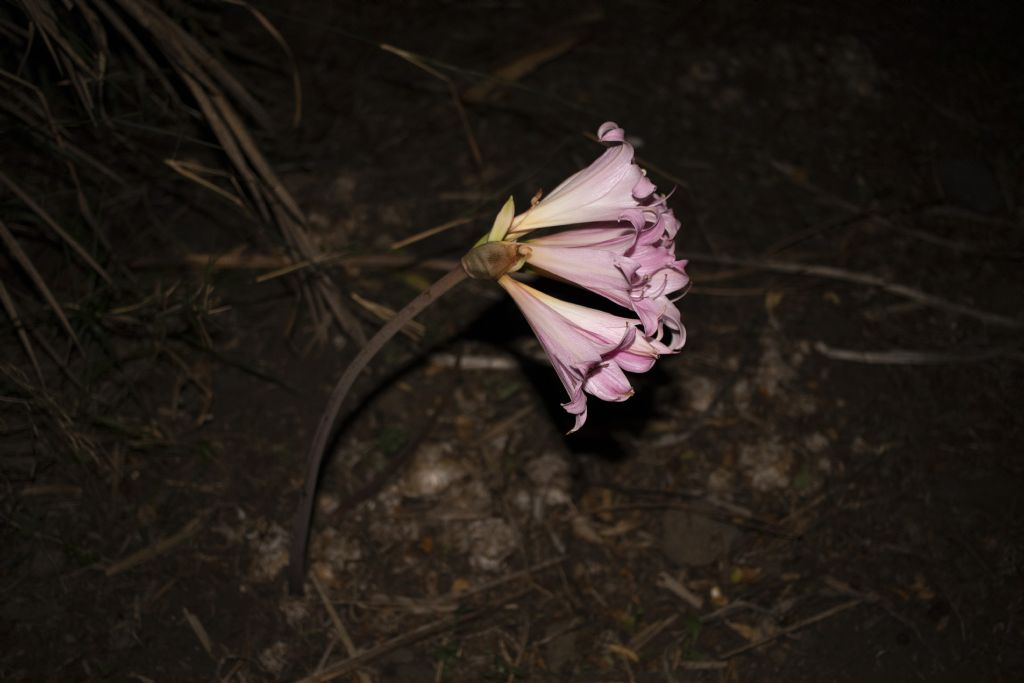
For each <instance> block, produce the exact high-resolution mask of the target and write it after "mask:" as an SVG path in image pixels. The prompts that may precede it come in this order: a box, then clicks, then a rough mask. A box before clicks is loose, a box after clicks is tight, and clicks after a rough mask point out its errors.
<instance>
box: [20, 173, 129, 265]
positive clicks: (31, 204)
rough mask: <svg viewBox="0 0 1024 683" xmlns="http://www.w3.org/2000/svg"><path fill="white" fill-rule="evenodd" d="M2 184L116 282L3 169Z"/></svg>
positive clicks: (84, 257)
mask: <svg viewBox="0 0 1024 683" xmlns="http://www.w3.org/2000/svg"><path fill="white" fill-rule="evenodd" d="M0 184H3V185H5V186H6V187H7V189H9V190H10V191H11V192H13V193H14V194H15V195H16V196H17V197H18V199H20V200H21V201H22V202H24V203H25V205H26V206H28V208H30V209H32V213H34V214H35V215H37V216H38V217H39V218H40V220H42V221H43V222H44V223H46V224H47V225H48V226H50V229H51V230H53V231H54V232H55V233H57V234H58V235H59V236H60V238H61V239H62V240H64V243H65V244H67V245H68V246H69V247H71V249H72V250H73V251H74V252H75V253H76V254H78V257H79V258H80V259H82V260H83V261H85V262H86V263H87V264H89V267H90V268H92V269H93V270H94V271H96V274H97V275H99V276H100V277H101V278H103V280H104V281H105V282H106V283H107V284H108V285H113V284H114V281H113V280H112V279H111V277H110V276H109V275H107V271H105V270H104V269H103V266H101V265H100V264H98V263H96V261H95V260H94V259H93V257H92V256H90V255H89V252H87V251H86V250H85V249H84V248H83V247H82V245H80V244H79V243H78V241H77V240H75V238H74V237H72V236H71V235H69V234H68V233H67V232H66V231H65V230H64V228H62V227H60V224H58V223H57V221H55V220H54V219H53V218H52V217H51V216H50V214H48V213H47V212H46V210H45V209H43V207H41V206H39V204H37V203H36V201H35V200H34V199H32V197H30V196H29V194H28V193H27V192H25V191H24V190H23V189H21V187H19V186H18V184H17V183H15V182H14V181H13V180H11V179H10V178H8V177H7V174H5V173H4V172H3V171H0Z"/></svg>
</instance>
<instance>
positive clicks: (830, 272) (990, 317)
mask: <svg viewBox="0 0 1024 683" xmlns="http://www.w3.org/2000/svg"><path fill="white" fill-rule="evenodd" d="M687 257H688V258H689V259H690V260H691V261H703V262H705V263H721V264H724V265H728V266H745V267H748V268H756V269H758V270H770V271H774V272H776V273H791V274H793V275H812V276H814V277H822V278H828V279H830V280H841V281H843V282H852V283H855V284H859V285H867V286H868V287H877V288H878V289H882V290H884V291H886V292H889V293H890V294H895V295H896V296H901V297H904V298H905V299H910V300H911V301H916V302H918V303H920V304H924V305H925V306H931V307H932V308H937V309H939V310H943V311H947V312H949V313H955V314H957V315H963V316H967V317H969V318H975V319H977V320H981V321H982V322H986V323H989V324H991V325H999V326H1000V327H1009V328H1013V329H1020V328H1022V327H1024V321H1020V320H1017V319H1015V318H1010V317H1008V316H1005V315H999V314H998V313H989V312H987V311H980V310H978V309H976V308H973V307H972V306H965V305H963V304H957V303H953V302H951V301H946V300H945V299H943V298H940V297H937V296H935V295H933V294H928V293H926V292H922V291H921V290H919V289H914V288H913V287H908V286H906V285H901V284H899V283H897V282H890V281H889V280H886V279H885V278H881V277H878V276H877V275H870V274H868V273H858V272H856V271H852V270H844V269H842V268H833V267H832V266H816V265H813V264H807V263H793V262H790V261H776V260H774V259H764V260H756V259H742V258H732V257H729V256H713V255H711V254H687Z"/></svg>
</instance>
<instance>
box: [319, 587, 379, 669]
mask: <svg viewBox="0 0 1024 683" xmlns="http://www.w3.org/2000/svg"><path fill="white" fill-rule="evenodd" d="M309 578H311V579H312V580H313V586H314V587H315V588H316V592H317V593H319V594H320V600H321V601H322V602H323V603H324V609H326V610H327V614H328V615H329V616H330V617H331V622H332V623H333V624H334V630H335V632H336V634H337V636H338V640H340V641H341V644H342V645H344V646H345V651H346V652H348V656H349V657H358V656H359V650H358V649H356V645H355V643H353V642H352V636H350V635H349V634H348V629H347V628H345V622H343V621H342V620H341V616H340V615H339V614H338V610H336V609H334V605H332V604H331V600H330V598H328V597H327V591H326V590H324V586H323V584H322V583H320V579H318V578H316V573H315V572H314V573H313V574H311V575H310V577H309ZM356 676H358V677H359V681H360V683H370V675H369V674H367V673H366V672H365V671H357V672H356Z"/></svg>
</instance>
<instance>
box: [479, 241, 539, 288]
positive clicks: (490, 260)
mask: <svg viewBox="0 0 1024 683" xmlns="http://www.w3.org/2000/svg"><path fill="white" fill-rule="evenodd" d="M529 255H530V248H529V247H528V246H526V245H525V244H516V243H515V242H485V243H483V244H481V245H479V246H477V247H473V248H472V249H470V250H469V253H467V254H466V255H465V256H463V257H462V267H463V268H464V269H465V270H466V274H468V275H469V276H470V277H471V278H475V279H477V280H497V279H498V278H499V277H501V276H502V275H505V274H506V273H509V272H512V271H514V270H518V269H520V268H522V267H523V263H524V262H525V261H526V259H527V258H528V257H529Z"/></svg>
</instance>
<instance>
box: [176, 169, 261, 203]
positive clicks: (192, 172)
mask: <svg viewBox="0 0 1024 683" xmlns="http://www.w3.org/2000/svg"><path fill="white" fill-rule="evenodd" d="M164 163H165V164H167V165H168V166H169V167H170V168H171V170H172V171H174V172H175V173H177V174H178V175H181V176H182V177H184V178H188V179H189V180H191V181H192V182H193V183H195V184H196V185H199V186H201V187H205V188H206V189H207V190H209V191H210V192H213V193H214V194H216V195H218V196H220V197H223V198H224V199H226V200H227V201H229V202H231V203H232V204H234V205H235V206H237V207H238V208H240V209H242V208H245V202H243V201H242V199H241V198H240V197H237V196H235V195H233V194H231V193H230V192H228V191H227V190H225V189H223V188H221V187H218V186H217V185H216V184H214V183H212V182H210V181H209V180H207V179H206V178H204V177H203V176H201V175H199V174H200V173H201V172H204V171H205V172H208V173H209V172H211V169H209V168H206V167H205V166H202V165H200V164H192V163H189V162H187V161H182V160H180V159H164Z"/></svg>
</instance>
